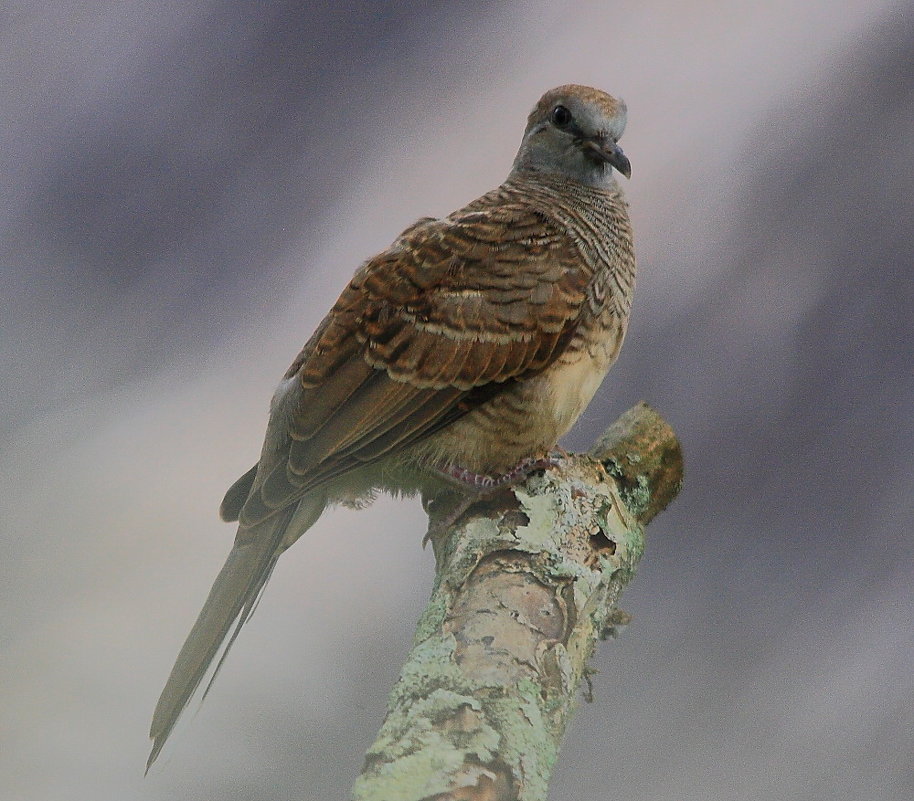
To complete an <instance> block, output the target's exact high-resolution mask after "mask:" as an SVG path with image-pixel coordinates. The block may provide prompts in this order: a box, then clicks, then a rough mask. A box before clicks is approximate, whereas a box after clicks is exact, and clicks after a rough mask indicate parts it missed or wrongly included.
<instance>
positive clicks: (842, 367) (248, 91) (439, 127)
mask: <svg viewBox="0 0 914 801" xmlns="http://www.w3.org/2000/svg"><path fill="white" fill-rule="evenodd" d="M343 6H345V7H343ZM566 82H576V83H585V84H591V85H594V86H598V87H601V88H604V89H606V90H608V91H610V92H612V93H614V94H618V95H619V96H621V97H624V98H625V100H626V101H627V103H628V107H629V127H628V131H627V133H626V136H625V139H624V141H623V144H624V146H625V151H626V153H627V154H628V156H629V157H630V158H631V161H632V164H633V165H634V173H633V177H632V180H631V181H630V182H629V183H627V184H626V185H625V189H626V192H627V193H628V197H629V199H630V202H631V206H632V215H633V219H634V224H635V228H636V234H637V245H638V256H639V262H640V274H639V288H638V292H637V295H636V299H635V311H634V316H633V320H632V325H631V328H630V332H629V338H628V340H627V343H626V346H625V348H624V350H623V354H622V358H621V360H620V362H619V363H618V364H617V366H616V367H615V368H614V369H613V371H612V372H611V374H610V377H609V379H608V380H607V381H606V383H605V385H604V386H603V388H602V389H601V391H600V393H599V395H598V396H597V398H596V400H595V401H594V403H593V405H592V406H591V408H590V409H589V410H588V412H587V413H586V415H585V417H584V419H583V420H582V421H581V422H580V423H579V425H578V427H577V428H576V429H575V431H574V432H573V434H572V435H571V436H570V437H569V438H568V440H567V442H566V443H565V444H566V445H567V446H568V447H570V448H580V449H583V448H586V447H588V446H589V444H590V443H591V442H592V441H593V440H594V439H595V438H596V436H597V435H598V434H599V432H600V431H602V429H603V428H604V427H605V426H606V425H607V424H608V423H609V422H611V421H612V420H613V419H615V417H616V416H617V415H618V414H619V413H621V412H622V411H624V410H625V409H626V408H628V407H629V406H630V405H632V404H633V403H634V402H636V401H638V400H640V399H645V400H647V401H649V402H650V403H651V404H653V405H654V406H656V407H657V408H658V409H659V410H660V411H661V412H662V413H663V414H664V415H665V416H666V417H667V418H668V419H669V420H670V421H671V422H672V423H673V425H674V426H675V428H676V430H677V432H678V434H679V436H680V438H681V440H682V443H683V447H684V450H685V454H686V462H687V476H686V483H685V488H684V491H683V493H682V495H681V496H680V498H679V499H678V500H677V501H676V502H675V503H674V504H673V505H672V506H671V507H670V509H669V510H668V511H667V512H666V513H664V514H663V515H662V516H660V517H659V518H658V519H657V520H656V521H655V522H654V523H653V524H652V525H651V526H650V529H649V531H648V549H647V553H646V555H645V558H644V560H643V563H642V566H641V569H640V572H639V575H638V576H637V577H636V579H635V581H634V582H633V584H632V585H631V587H630V589H629V591H628V592H627V593H626V595H625V598H624V603H623V606H624V608H625V609H626V610H628V611H629V612H631V613H632V614H633V615H634V621H633V623H632V625H631V626H630V627H629V628H628V629H627V630H626V631H625V633H624V634H623V636H622V637H621V639H619V640H616V641H613V642H608V643H604V644H602V645H601V646H600V649H599V652H598V654H597V656H596V657H595V660H594V665H595V667H597V668H598V669H599V670H600V673H599V675H597V676H596V677H595V680H594V690H595V701H594V703H593V704H583V705H582V708H581V710H580V711H579V713H578V715H577V717H576V718H575V720H574V722H573V725H572V726H571V728H570V730H569V732H568V736H567V739H566V743H565V747H564V750H563V753H562V755H561V759H560V762H559V766H558V769H557V771H556V775H555V778H554V781H553V785H552V792H551V798H552V799H554V800H555V801H571V800H572V799H574V801H591V800H592V801H597V800H598V799H612V798H618V799H626V801H635V800H637V799H651V801H658V800H662V799H670V800H671V801H672V800H673V799H676V800H677V801H683V800H689V799H696V801H698V800H699V799H701V800H702V801H706V800H707V799H721V800H723V799H727V800H728V801H732V800H733V799H759V798H762V799H803V800H804V801H809V800H815V799H823V801H824V800H825V799H827V800H828V801H840V800H841V799H859V798H867V799H873V801H879V800H882V799H885V800H887V801H888V800H889V799H891V801H896V800H897V801H902V800H904V801H907V800H908V799H910V798H912V797H914V626H912V617H914V593H912V577H914V560H912V557H914V539H912V523H914V500H912V499H914V462H912V452H914V424H912V420H914V366H912V365H914V356H912V341H914V268H912V261H914V225H912V218H914V168H912V162H914V158H912V150H911V132H912V130H914V9H912V6H911V4H910V2H899V0H810V2H807V3H796V2H787V0H768V2H765V3H761V2H741V3H727V4H723V3H714V2H707V1H705V2H699V1H698V0H694V1H692V2H682V3H678V4H672V3H666V2H657V1H656V0H642V2H639V3H633V2H605V1H604V0H592V2H575V3H571V2H555V1H554V0H553V1H552V2H523V3H522V2H504V3H483V2H468V3H460V4H456V3H448V2H443V0H439V1H438V2H423V3H418V2H395V3H384V4H381V3H372V2H368V0H362V1H361V2H354V3H349V4H335V3H330V2H324V3H292V2H280V1H279V0H272V1H269V0H268V1H267V2H262V3H257V4H236V3H229V2H226V1H225V0H209V1H208V2H207V1H204V2H198V3H193V4H188V3H182V2H177V1H176V0H172V1H171V2H166V1H163V2H160V3H149V2H138V0H119V2H111V0H95V2H77V1H76V0H64V2H60V3H57V4H55V5H54V8H53V11H52V10H51V9H50V8H49V7H48V6H47V5H46V4H39V3H34V2H32V3H29V2H21V3H12V4H6V5H4V7H3V9H2V10H0V108H2V115H0V116H2V123H0V176H2V179H0V180H2V185H3V202H2V204H0V386H2V387H3V391H2V392H0V443H2V447H0V604H2V609H3V614H2V619H0V694H2V697H0V795H2V797H3V798H5V799H10V801H14V800H17V801H18V799H28V800H29V801H31V799H40V800H41V801H57V799H61V800H62V799H83V798H85V799H89V798H121V799H167V798H176V797H180V798H185V799H204V798H206V799H209V798H220V799H238V800H239V801H240V800H241V799H277V798H296V799H298V798H305V799H312V798H313V799H323V798H342V797H346V795H347V793H348V789H349V787H350V786H351V783H352V780H353V778H354V777H355V775H356V774H357V773H358V771H359V769H360V766H361V763H362V757H363V753H364V751H365V749H366V748H367V746H368V745H369V744H370V743H371V741H372V739H373V737H374V734H375V733H376V731H377V728H378V726H379V725H380V722H381V719H382V716H383V713H384V708H385V702H386V695H387V692H388V690H389V688H390V687H391V686H392V685H393V683H394V681H395V680H396V677H397V673H398V669H399V666H400V664H401V661H402V658H403V656H404V655H405V653H406V651H407V649H408V647H409V645H410V641H411V636H412V631H413V626H414V623H415V621H416V619H417V618H418V615H419V613H420V611H421V609H422V607H423V605H424V602H425V599H426V598H427V596H428V593H429V591H430V588H431V580H432V575H433V562H432V557H431V554H430V552H423V551H422V549H421V548H420V547H419V542H420V539H421V537H422V534H423V532H424V530H425V529H424V517H423V515H422V512H421V510H420V508H419V506H418V503H417V502H406V501H404V502H395V501H392V500H389V499H384V500H381V501H380V502H378V503H377V504H376V505H375V506H374V507H372V509H371V510H370V511H364V512H352V511H347V510H338V511H335V512H333V513H331V514H327V515H325V516H324V517H323V518H322V520H321V521H320V523H319V524H318V525H317V526H316V527H315V528H314V529H313V530H312V531H311V532H310V533H309V535H308V537H307V538H306V539H305V540H303V541H302V542H300V543H299V544H298V545H297V546H296V547H295V548H294V549H293V550H292V551H291V552H290V553H289V554H288V555H286V556H285V557H284V559H283V561H282V563H281V565H280V567H279V569H278V570H277V572H276V574H275V577H274V579H273V581H272V583H271V585H270V587H269V590H268V591H267V593H266V596H265V598H264V601H263V603H262V604H261V606H260V608H259V611H258V614H257V615H256V616H255V618H254V620H253V621H252V623H251V624H250V625H249V626H248V627H247V628H246V629H245V632H244V634H243V636H242V637H241V638H240V639H239V641H238V643H237V646H236V647H235V649H234V650H233V652H232V656H231V659H229V660H228V663H227V664H226V667H225V669H224V671H223V672H222V674H221V675H220V678H219V681H218V682H217V683H216V685H215V687H214V689H213V692H212V693H211V695H210V696H209V698H208V699H207V703H206V704H205V705H204V706H203V707H199V705H198V704H197V703H196V702H193V703H192V706H191V707H190V709H189V711H188V714H186V715H185V717H184V719H183V720H182V722H181V724H180V725H179V727H178V729H177V730H176V732H175V734H174V735H173V737H172V740H171V742H169V744H168V746H167V747H166V749H165V752H164V753H163V755H162V757H161V758H160V760H159V762H158V763H157V764H156V766H155V767H154V769H153V770H152V772H151V774H150V776H149V777H148V778H146V779H144V778H143V775H142V771H143V765H144V761H145V758H146V754H147V751H148V743H147V740H146V731H147V728H148V724H149V720H150V717H151V713H152V709H153V705H154V703H155V701H156V698H157V696H158V693H159V691H160V689H161V687H162V685H163V683H164V680H165V678H166V677H167V675H168V672H169V670H170V669H171V665H172V661H173V659H174V657H175V655H176V653H177V650H178V648H179V646H180V644H181V642H182V641H183V638H184V636H185V634H186V633H187V631H188V629H189V627H190V625H191V623H192V621H193V620H194V618H195V616H196V614H197V611H198V609H199V607H200V605H201V603H202V601H203V599H204V597H205V595H206V593H207V591H208V589H209V587H210V583H211V581H212V579H213V578H214V576H215V574H216V572H217V570H218V568H219V566H220V565H221V563H222V560H223V558H224V557H225V554H226V553H227V551H228V548H229V545H230V542H231V539H232V536H233V533H234V532H233V529H232V527H230V526H227V525H225V524H222V523H220V522H219V520H218V518H217V514H216V510H217V508H218V505H219V501H220V500H221V497H222V493H223V491H224V489H225V488H226V487H227V486H228V485H229V484H230V483H231V482H232V481H233V480H234V479H235V478H236V477H237V476H238V475H239V474H240V473H241V472H242V471H244V470H246V469H247V468H248V467H249V466H250V465H251V464H252V463H253V461H254V459H255V458H256V456H257V453H258V451H259V447H260V441H261V437H262V433H263V428H264V425H265V422H266V411H267V404H268V401H269V398H270V395H271V393H272V390H273V387H274V386H275V384H276V383H277V381H278V379H279V377H280V376H281V374H282V373H283V371H284V370H285V368H286V367H287V366H288V364H289V363H290V361H291V360H292V358H293V357H294V355H295V354H296V353H297V351H298V349H299V347H300V346H301V344H302V343H303V342H304V341H305V340H306V339H307V337H308V336H309V335H310V333H311V331H312V330H313V328H314V326H315V325H316V324H317V323H318V321H319V320H320V318H321V317H322V316H323V314H324V312H325V311H326V310H327V309H328V308H329V306H330V305H331V303H332V302H333V301H334V300H335V298H336V296H337V294H338V292H339V291H340V289H341V288H342V286H343V285H344V283H345V282H346V280H347V279H348V277H349V276H350V274H351V273H352V271H353V270H354V269H355V267H356V266H357V265H358V264H359V263H360V262H361V261H362V260H363V259H364V258H366V257H368V256H370V255H372V254H373V253H375V252H377V251H378V250H380V249H382V248H384V247H385V246H387V244H389V243H390V241H391V240H392V239H393V238H394V237H395V236H396V234H397V233H399V231H400V230H401V229H402V228H403V227H405V226H406V225H407V224H408V223H410V222H412V221H413V220H414V219H415V218H417V217H419V216H422V215H444V214H447V213H449V212H450V211H451V210H453V209H454V208H457V207H458V206H460V205H462V204H464V203H465V202H467V201H469V200H471V199H472V198H474V197H476V196H477V195H479V194H480V193H482V192H483V191H486V190H488V189H489V188H491V187H493V186H495V185H496V184H498V183H500V181H501V180H502V179H503V177H504V176H505V175H506V173H507V171H508V169H509V167H510V163H511V160H512V158H513V155H514V152H515V150H516V148H517V145H518V143H519V141H520V136H521V133H522V130H523V127H524V119H525V115H526V114H527V112H528V111H529V109H530V108H531V106H532V105H533V103H534V102H535V101H536V100H537V98H538V97H539V96H540V94H541V93H542V92H543V91H544V90H546V89H548V88H550V87H552V86H555V85H557V84H561V83H566ZM198 709H199V711H197V710H198ZM195 712H196V714H195Z"/></svg>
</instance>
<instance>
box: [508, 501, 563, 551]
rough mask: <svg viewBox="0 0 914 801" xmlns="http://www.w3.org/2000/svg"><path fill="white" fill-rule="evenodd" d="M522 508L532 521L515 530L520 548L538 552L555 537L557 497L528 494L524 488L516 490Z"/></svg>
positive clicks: (517, 546)
mask: <svg viewBox="0 0 914 801" xmlns="http://www.w3.org/2000/svg"><path fill="white" fill-rule="evenodd" d="M514 495H515V496H516V497H517V500H518V501H519V502H520V505H521V509H523V511H524V514H526V515H527V519H528V520H529V521H530V522H529V523H528V524H527V525H525V526H518V527H517V529H516V530H515V537H516V538H517V545H516V546H515V547H516V548H518V549H519V550H523V551H529V552H531V553H538V552H539V551H541V550H542V549H543V548H544V547H546V546H547V543H551V542H552V541H553V540H554V539H555V529H556V525H555V524H556V518H557V508H556V507H557V504H556V498H555V497H554V496H551V495H546V494H527V493H526V492H525V491H524V490H523V488H521V487H518V488H517V489H515V490H514Z"/></svg>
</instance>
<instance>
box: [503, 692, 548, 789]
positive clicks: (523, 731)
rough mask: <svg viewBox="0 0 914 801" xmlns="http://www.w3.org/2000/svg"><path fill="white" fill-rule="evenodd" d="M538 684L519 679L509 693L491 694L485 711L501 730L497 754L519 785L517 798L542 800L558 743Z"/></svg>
mask: <svg viewBox="0 0 914 801" xmlns="http://www.w3.org/2000/svg"><path fill="white" fill-rule="evenodd" d="M540 689H541V688H540V687H539V685H537V684H535V683H534V682H532V681H529V680H523V681H520V682H518V683H517V684H516V685H515V687H514V688H513V692H512V694H511V695H510V696H506V697H502V698H493V699H491V700H490V701H489V702H488V703H487V704H486V714H487V716H488V717H489V719H490V720H492V722H493V724H494V726H495V728H496V729H498V731H500V732H501V733H502V735H503V736H502V741H501V743H500V745H499V751H498V755H499V757H500V759H501V761H502V762H504V763H505V764H506V765H508V767H509V768H510V769H511V772H512V773H513V774H514V777H515V778H516V779H517V781H518V783H519V785H520V793H519V796H518V798H519V799H520V801H544V800H545V798H546V794H547V792H548V788H549V777H550V776H551V775H552V768H553V766H554V765H555V760H556V757H557V756H558V743H557V742H556V736H555V733H554V732H553V730H552V726H551V725H550V722H549V721H548V720H547V719H546V718H545V717H544V715H543V712H542V709H541V707H540V703H541V700H542V699H541V696H540Z"/></svg>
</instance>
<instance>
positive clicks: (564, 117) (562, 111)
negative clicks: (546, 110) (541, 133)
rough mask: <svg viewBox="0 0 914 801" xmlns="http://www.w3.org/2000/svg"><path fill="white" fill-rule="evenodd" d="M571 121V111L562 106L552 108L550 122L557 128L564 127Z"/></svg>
mask: <svg viewBox="0 0 914 801" xmlns="http://www.w3.org/2000/svg"><path fill="white" fill-rule="evenodd" d="M570 123H571V112H570V111H569V110H568V109H567V108H565V107H564V106H556V107H555V108H554V109H552V124H553V125H555V126H556V127H557V128H565V127H566V126H568V125H569V124H570Z"/></svg>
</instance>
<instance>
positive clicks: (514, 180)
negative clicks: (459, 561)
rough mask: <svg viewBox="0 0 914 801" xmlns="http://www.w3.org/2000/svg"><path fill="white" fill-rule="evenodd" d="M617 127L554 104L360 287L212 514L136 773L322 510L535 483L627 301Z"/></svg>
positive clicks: (279, 399) (620, 106)
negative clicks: (210, 554) (217, 536)
mask: <svg viewBox="0 0 914 801" xmlns="http://www.w3.org/2000/svg"><path fill="white" fill-rule="evenodd" d="M626 120H627V110H626V106H625V103H624V102H623V101H622V100H620V99H617V98H615V97H613V96H611V95H609V94H607V93H605V92H603V91H601V90H599V89H595V88H592V87H588V86H581V85H577V84H567V85H564V86H559V87H557V88H554V89H551V90H549V91H548V92H546V93H545V94H544V95H543V96H542V97H541V98H540V100H539V101H538V102H537V103H536V105H535V106H534V107H533V110H532V111H531V112H530V114H529V117H528V119H527V124H526V128H525V130H524V134H523V137H522V140H521V144H520V148H519V150H518V152H517V156H516V158H515V160H514V163H513V165H512V167H511V169H510V172H509V174H508V177H507V178H506V180H505V181H504V182H503V183H502V184H501V185H500V186H498V187H497V188H496V189H493V190H492V191H490V192H487V193H486V194H484V195H482V196H481V197H479V198H478V199H476V200H474V201H472V202H471V203H469V204H468V205H466V206H464V207H463V208H461V209H459V210H458V211H455V212H453V213H452V214H450V215H448V216H447V217H444V218H435V217H424V218H422V219H420V220H418V221H417V222H415V223H414V224H413V225H411V226H409V227H408V228H407V229H406V230H405V231H403V233H401V234H400V235H399V237H397V238H396V239H395V241H394V242H393V244H392V245H391V246H390V247H389V248H388V249H386V250H384V251H383V252H382V253H380V254H378V255H376V256H374V257H373V258H371V259H369V260H367V261H366V262H364V263H363V264H362V265H361V266H360V267H359V268H358V269H357V270H356V272H355V274H354V276H353V277H352V279H351V280H350V282H349V283H348V285H347V286H346V288H345V289H344V290H343V292H342V294H341V295H340V297H339V299H338V300H337V302H336V303H335V304H334V306H333V308H332V309H331V310H330V312H329V313H328V314H327V316H326V317H325V318H324V319H323V321H322V322H321V323H320V325H319V326H318V327H317V329H316V331H315V332H314V334H313V335H312V336H311V338H310V339H309V340H308V341H307V343H306V344H305V346H304V347H303V348H302V350H301V352H300V353H299V355H298V356H297V357H296V358H295V360H294V361H293V362H292V365H291V366H290V367H289V369H288V370H287V371H286V373H285V375H284V376H283V378H282V380H281V381H280V383H279V386H278V387H277V389H276V391H275V393H274V395H273V398H272V401H271V404H270V417H269V422H268V424H267V430H266V435H265V437H264V443H263V447H262V450H261V453H260V458H259V460H258V461H257V464H256V465H254V467H252V468H251V469H250V470H249V471H248V472H246V473H245V474H244V475H243V476H241V478H239V479H238V480H237V481H236V482H235V483H234V484H233V485H232V486H231V487H230V488H229V490H228V491H227V492H226V494H225V498H224V500H223V501H222V505H221V507H220V515H221V517H222V519H223V520H225V521H227V522H237V523H238V529H237V534H236V536H235V540H234V544H233V546H232V549H231V552H230V553H229V555H228V558H227V560H226V562H225V565H224V566H223V567H222V569H221V571H220V572H219V574H218V576H217V578H216V580H215V583H214V584H213V587H212V589H211V591H210V593H209V596H208V597H207V599H206V602H205V604H204V606H203V609H202V610H201V612H200V613H199V616H198V618H197V620H196V622H195V623H194V625H193V627H192V629H191V631H190V633H189V635H188V636H187V639H186V641H185V643H184V645H183V647H182V648H181V651H180V653H179V654H178V657H177V660H176V662H175V665H174V668H173V670H172V672H171V675H170V676H169V678H168V681H167V683H166V685H165V688H164V689H163V690H162V693H161V696H160V698H159V701H158V703H157V705H156V708H155V712H154V715H153V720H152V725H151V727H150V738H151V739H152V741H153V744H152V750H151V752H150V755H149V759H148V762H147V765H146V770H147V772H148V770H149V768H150V767H151V765H152V764H153V762H154V761H155V760H156V758H157V757H158V755H159V753H160V752H161V750H162V747H163V745H164V744H165V741H166V740H167V738H168V736H169V734H170V733H171V731H172V729H173V727H174V726H175V723H176V722H177V720H178V717H179V715H180V714H181V712H182V710H183V709H184V708H185V706H186V705H187V703H188V701H189V700H190V698H191V697H192V696H193V694H194V693H195V691H196V690H197V689H198V687H199V685H200V684H201V682H202V680H203V678H204V677H205V676H206V674H207V673H208V672H209V670H210V668H211V666H212V663H213V662H214V661H215V659H216V656H217V654H219V651H220V650H222V655H221V657H220V659H219V661H218V663H217V664H216V667H215V670H214V672H213V674H212V678H211V679H210V683H209V685H208V686H207V689H206V692H209V689H210V687H212V681H213V679H215V675H216V673H218V671H219V668H220V667H221V666H222V663H223V661H224V659H225V657H226V655H227V654H228V651H229V649H230V648H231V646H232V644H233V643H234V641H235V638H236V637H237V636H238V633H239V632H240V630H241V628H242V626H243V625H244V624H245V622H246V621H247V620H248V619H249V618H250V616H251V613H252V611H253V610H254V607H255V606H256V604H257V602H258V600H259V598H260V595H261V593H262V591H263V588H264V586H265V585H266V583H267V581H268V579H269V578H270V575H271V573H272V571H273V568H274V566H275V565H276V562H277V559H278V558H279V556H280V555H281V554H282V553H283V552H284V551H285V550H286V549H287V548H289V547H290V546H291V545H292V544H293V543H294V542H295V541H296V540H298V539H299V537H301V536H302V534H304V533H305V532H306V531H307V530H308V529H309V528H310V527H311V526H312V525H313V524H314V523H315V522H316V521H317V519H318V518H319V517H320V515H321V513H322V512H323V511H324V510H325V508H327V507H328V506H334V505H340V504H342V505H349V506H355V507H360V506H363V505H366V504H367V503H369V502H370V501H371V500H372V499H373V498H374V497H375V495H376V494H378V493H379V492H388V493H390V494H393V495H404V496H410V495H416V494H419V495H421V496H422V498H423V500H425V499H432V500H434V499H435V498H436V497H438V496H447V494H448V493H454V492H457V494H458V495H460V496H462V497H466V498H473V497H476V496H477V495H478V494H480V493H483V492H485V491H487V490H491V488H493V487H497V486H502V485H504V484H505V483H510V482H511V481H514V480H517V479H518V477H520V476H523V475H524V474H525V473H526V472H529V470H531V469H533V468H535V467H536V466H537V465H541V464H542V459H543V458H544V457H545V456H546V455H547V454H549V453H550V452H551V451H552V449H553V448H554V447H555V446H556V444H557V442H558V440H559V438H560V437H561V436H562V435H563V434H565V432H566V431H568V430H569V428H570V427H571V426H572V424H573V423H574V422H575V421H576V420H577V418H578V417H579V416H580V414H581V413H582V412H583V410H584V408H585V407H586V406H587V404H588V403H589V402H590V400H591V398H592V397H593V395H594V393H595V392H596V390H597V388H598V386H599V385H600V383H601V382H602V380H603V378H604V376H605V374H606V372H607V370H608V369H609V368H610V366H611V365H612V364H613V362H615V361H616V358H617V357H618V355H619V351H620V348H621V347H622V341H623V339H624V337H625V332H626V328H627V325H628V319H629V313H630V311H631V304H632V294H633V291H634V284H635V257H634V246H633V234H632V227H631V222H630V219H629V214H628V204H627V202H626V200H625V198H624V196H623V193H622V190H621V188H620V186H619V183H618V181H617V180H616V174H617V173H618V174H621V175H624V176H625V177H626V178H630V177H631V163H630V162H629V159H628V157H627V156H626V155H625V154H624V153H623V151H622V149H621V147H620V146H619V139H620V138H621V136H622V133H623V131H624V129H625V125H626ZM233 627H234V630H232V629H233ZM230 632H231V635H230ZM206 692H205V693H204V696H203V697H204V698H205V697H206Z"/></svg>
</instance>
